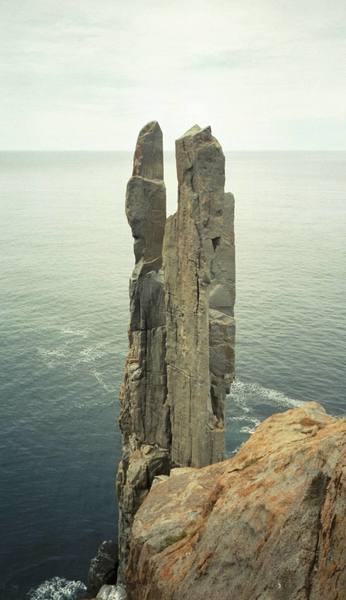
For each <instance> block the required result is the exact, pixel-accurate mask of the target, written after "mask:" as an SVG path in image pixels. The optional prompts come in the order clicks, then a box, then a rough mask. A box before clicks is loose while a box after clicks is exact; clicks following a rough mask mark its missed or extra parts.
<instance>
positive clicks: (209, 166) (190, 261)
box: [164, 125, 235, 467]
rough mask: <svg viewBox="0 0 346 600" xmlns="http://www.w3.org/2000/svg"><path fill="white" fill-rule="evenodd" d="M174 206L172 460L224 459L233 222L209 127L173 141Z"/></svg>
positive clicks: (170, 239)
mask: <svg viewBox="0 0 346 600" xmlns="http://www.w3.org/2000/svg"><path fill="white" fill-rule="evenodd" d="M176 159H177V174H178V210H177V213H176V214H175V215H173V216H172V217H170V218H169V219H168V220H167V224H166V231H165V238H164V273H165V293H166V318H167V354H166V362H167V387H168V404H169V406H170V408H171V427H172V460H173V462H174V463H175V464H178V465H192V466H196V467H200V466H204V465H209V464H211V463H214V462H216V461H219V460H222V458H223V455H224V449H225V438H224V400H225V395H226V391H227V390H228V389H229V386H230V383H231V381H232V379H233V376H234V350H233V346H234V319H233V307H234V276H235V272H234V229H233V206H234V199H233V196H232V195H231V194H225V192H224V184H225V158H224V155H223V152H222V149H221V146H220V144H219V143H218V141H217V140H216V139H215V138H214V137H213V136H212V135H211V131H210V127H207V128H206V129H200V127H198V126H197V125H196V126H195V127H193V128H192V129H190V130H189V131H188V132H187V133H185V135H183V136H182V137H181V138H179V139H178V140H177V142H176Z"/></svg>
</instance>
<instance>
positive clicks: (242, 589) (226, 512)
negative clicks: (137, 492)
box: [126, 402, 346, 600]
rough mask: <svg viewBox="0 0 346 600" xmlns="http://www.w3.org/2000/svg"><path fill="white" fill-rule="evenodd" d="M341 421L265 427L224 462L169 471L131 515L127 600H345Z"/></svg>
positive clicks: (308, 412) (308, 410) (280, 418)
mask: <svg viewBox="0 0 346 600" xmlns="http://www.w3.org/2000/svg"><path fill="white" fill-rule="evenodd" d="M345 467H346V422H345V421H341V420H337V419H334V418H331V417H329V416H327V415H326V413H325V412H324V410H323V409H322V407H321V406H319V405H318V404H316V403H313V402H311V403H307V404H306V405H304V407H302V408H297V409H294V410H290V411H288V412H286V413H283V414H277V415H274V416H272V417H270V418H269V419H267V420H266V421H265V422H263V423H262V424H261V425H260V426H259V427H258V429H257V431H256V432H255V433H254V434H253V436H252V437H251V438H250V439H249V441H248V442H247V443H246V444H245V445H244V446H243V447H242V448H241V449H240V451H239V452H238V454H237V455H236V456H235V457H234V458H231V459H229V460H226V461H224V462H221V463H217V464H214V465H212V466H209V467H205V468H202V469H193V468H178V469H173V470H172V471H171V474H170V476H169V477H159V478H158V479H157V480H155V481H154V484H153V487H152V489H151V491H150V494H149V495H148V496H147V497H146V499H145V500H144V502H143V504H142V506H141V507H140V509H139V511H138V512H137V514H136V517H135V520H134V525H133V529H132V534H131V539H130V557H129V563H128V569H127V572H126V578H127V582H128V598H129V599H130V600H139V599H140V600H181V599H182V598H183V599H185V598H186V599H187V598H188V599H189V600H204V599H205V598H206V597H209V598H217V599H218V600H233V599H236V598H237V599H239V600H281V599H282V600H343V599H345V597H346V595H345V591H346V569H345V531H346V471H345Z"/></svg>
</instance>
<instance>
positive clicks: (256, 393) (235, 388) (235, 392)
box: [229, 379, 304, 413]
mask: <svg viewBox="0 0 346 600" xmlns="http://www.w3.org/2000/svg"><path fill="white" fill-rule="evenodd" d="M229 398H230V399H231V400H232V401H233V402H235V403H236V404H238V405H240V406H241V408H242V409H243V410H244V412H246V413H248V412H250V408H249V405H248V404H249V402H251V401H252V403H254V401H255V402H256V404H260V403H261V401H262V402H266V403H267V404H273V405H274V406H275V407H284V408H293V407H298V406H302V405H303V404H304V402H303V401H302V400H296V399H294V398H290V397H289V396H286V394H284V393H283V392H280V391H279V390H275V389H272V388H266V387H263V386H262V385H260V384H259V383H256V382H252V383H247V382H244V381H240V380H239V379H236V380H235V381H234V383H233V384H232V387H231V393H230V394H229Z"/></svg>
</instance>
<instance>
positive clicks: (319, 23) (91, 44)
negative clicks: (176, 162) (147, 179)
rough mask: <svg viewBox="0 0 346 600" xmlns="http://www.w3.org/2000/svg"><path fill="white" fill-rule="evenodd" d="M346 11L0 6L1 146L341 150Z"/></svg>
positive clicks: (303, 1) (288, 5) (228, 0)
mask: <svg viewBox="0 0 346 600" xmlns="http://www.w3.org/2000/svg"><path fill="white" fill-rule="evenodd" d="M345 57H346V1H345V0H327V1H325V0H311V1H310V0H287V1H283V0H225V1H223V0H211V1H206V0H198V1H195V0H160V1H156V0H141V1H137V0H127V1H126V0H122V1H121V2H120V1H119V0H0V104H1V111H0V147H1V148H2V149H38V150H46V149H47V150H54V149H57V150H63V149H67V150H73V149H82V150H87V149H91V150H93V149H95V150H98V149H100V150H102V149H105V150H108V149H110V150H112V149H115V150H117V149H119V150H121V149H131V150H132V149H133V145H134V142H135V138H136V136H137V132H138V130H139V129H140V127H141V126H142V125H144V124H145V123H146V122H147V121H150V120H152V119H157V120H158V121H159V122H160V125H161V127H162V129H163V132H164V141H165V148H166V149H171V148H173V145H174V139H175V138H177V137H179V135H181V134H182V133H183V132H184V131H185V130H186V129H188V128H189V127H190V126H191V125H193V124H194V123H199V124H200V125H202V126H205V125H209V124H210V125H211V126H212V129H213V133H214V134H215V135H216V136H217V137H218V138H219V139H220V141H221V143H222V144H223V147H224V148H225V149H228V150H271V149H279V150H280V149H282V150H284V149H293V150H294V149H297V150H304V149H312V150H333V149H335V150H346V66H345V60H346V59H345Z"/></svg>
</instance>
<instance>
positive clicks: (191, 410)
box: [117, 121, 235, 578]
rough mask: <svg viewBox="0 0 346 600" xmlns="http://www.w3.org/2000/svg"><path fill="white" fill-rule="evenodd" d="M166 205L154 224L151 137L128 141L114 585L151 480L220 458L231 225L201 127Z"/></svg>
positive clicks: (215, 147)
mask: <svg viewBox="0 0 346 600" xmlns="http://www.w3.org/2000/svg"><path fill="white" fill-rule="evenodd" d="M176 161H177V175H178V209H177V212H176V214H175V215H173V216H171V217H169V218H168V219H167V221H166V192H165V185H164V182H163V147H162V132H161V129H160V126H159V124H158V123H157V122H155V121H154V122H151V123H148V125H146V126H145V127H144V128H143V129H142V130H141V131H140V133H139V136H138V140H137V145H136V150H135V155H134V163H133V174H132V177H131V178H130V180H129V182H128V185H127V191H126V215H127V219H128V222H129V225H130V227H131V230H132V235H133V238H134V254H135V267H134V270H133V273H132V277H131V280H130V325H129V351H128V357H127V361H126V366H125V376H124V382H123V385H122V388H121V392H120V404H121V413H120V428H121V431H122V434H123V456H122V460H121V462H120V465H119V470H118V480H117V489H118V499H119V510H120V517H119V560H120V578H124V577H125V573H126V568H127V563H128V553H129V536H130V531H131V527H132V523H133V519H134V515H135V513H136V511H137V510H138V508H139V506H140V505H141V503H142V501H143V500H144V498H145V496H146V494H147V493H148V491H149V489H150V487H151V484H152V481H153V479H154V477H155V476H157V475H162V474H168V473H169V471H170V469H171V467H172V466H190V465H191V466H194V467H200V466H205V465H209V464H211V463H214V462H217V461H220V460H222V459H223V454H224V402H225V396H226V393H227V391H228V390H229V387H230V384H231V382H232V380H233V377H234V315H233V308H234V296H235V267H234V229H233V207H234V199H233V196H232V195H231V194H225V192H224V183H225V158H224V155H223V152H222V149H221V146H220V144H219V143H218V141H217V140H216V139H215V138H214V137H213V136H212V134H211V130H210V127H206V128H205V129H201V128H200V127H199V126H198V125H195V126H194V127H193V128H192V129H190V130H189V131H188V132H187V133H185V134H184V135H183V136H182V137H181V138H179V139H178V140H177V142H176Z"/></svg>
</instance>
